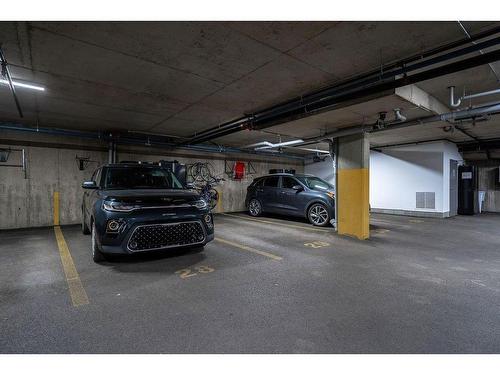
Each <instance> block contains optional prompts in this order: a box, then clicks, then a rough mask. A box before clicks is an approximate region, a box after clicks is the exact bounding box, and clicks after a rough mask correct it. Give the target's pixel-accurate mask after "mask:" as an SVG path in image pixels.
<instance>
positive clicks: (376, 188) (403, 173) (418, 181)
mask: <svg viewBox="0 0 500 375" xmlns="http://www.w3.org/2000/svg"><path fill="white" fill-rule="evenodd" d="M450 159H455V160H459V164H460V162H461V161H462V158H461V156H460V154H459V153H458V150H457V147H456V146H455V145H454V144H453V143H450V142H446V141H439V142H432V143H425V144H418V145H410V146H402V147H392V148H385V149H383V153H381V152H377V151H371V152H370V205H371V207H372V209H377V208H378V209H385V210H404V211H414V212H430V213H441V214H444V213H447V212H448V211H449V201H450V195H449V188H450V186H449V164H450ZM416 192H435V194H436V203H435V209H434V210H432V209H418V208H416V199H415V195H416Z"/></svg>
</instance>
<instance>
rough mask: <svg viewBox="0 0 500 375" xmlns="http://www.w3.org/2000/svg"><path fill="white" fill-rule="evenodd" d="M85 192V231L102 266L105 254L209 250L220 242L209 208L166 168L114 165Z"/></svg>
mask: <svg viewBox="0 0 500 375" xmlns="http://www.w3.org/2000/svg"><path fill="white" fill-rule="evenodd" d="M82 187H83V188H84V189H85V192H84V195H83V202H82V231H83V233H84V234H90V233H92V255H93V259H94V261H96V262H99V261H102V260H104V254H132V253H137V252H144V251H150V250H161V249H167V248H174V247H183V246H199V247H203V246H204V245H205V244H206V243H207V242H209V241H211V240H213V238H214V224H213V218H212V214H211V213H210V209H209V207H208V205H207V203H206V202H205V201H204V200H203V199H201V198H200V196H199V195H198V193H196V192H194V191H192V190H189V189H187V186H185V185H184V184H182V183H181V182H180V181H179V179H178V178H177V177H176V176H175V174H174V173H173V172H171V171H170V170H168V169H166V168H163V167H162V166H160V165H153V164H137V163H130V164H108V165H105V166H103V167H100V168H98V169H97V170H96V171H95V172H94V174H93V176H92V180H91V181H85V182H84V183H83V185H82Z"/></svg>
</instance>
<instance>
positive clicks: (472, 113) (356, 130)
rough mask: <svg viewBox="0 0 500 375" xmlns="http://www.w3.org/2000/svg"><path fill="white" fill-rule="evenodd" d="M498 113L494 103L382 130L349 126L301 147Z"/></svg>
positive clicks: (421, 118)
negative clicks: (366, 134)
mask: <svg viewBox="0 0 500 375" xmlns="http://www.w3.org/2000/svg"><path fill="white" fill-rule="evenodd" d="M499 113H500V103H496V104H493V105H488V106H482V107H476V108H471V109H464V110H462V111H455V112H448V113H443V114H440V115H432V116H425V117H420V118H417V119H413V120H407V121H404V122H400V123H393V124H392V125H390V126H387V127H384V128H378V127H376V125H355V126H350V127H347V128H344V129H339V130H336V131H332V132H328V133H326V134H324V135H322V136H320V137H311V138H306V139H304V143H303V144H302V145H301V146H304V145H306V144H314V143H318V142H322V141H328V142H329V141H330V140H331V139H332V138H333V139H334V138H339V137H344V136H347V135H354V134H360V133H364V132H365V133H376V132H381V131H386V130H394V129H402V128H406V127H410V126H415V125H423V124H428V123H433V122H439V121H455V120H461V119H467V118H471V117H477V116H482V115H492V114H499Z"/></svg>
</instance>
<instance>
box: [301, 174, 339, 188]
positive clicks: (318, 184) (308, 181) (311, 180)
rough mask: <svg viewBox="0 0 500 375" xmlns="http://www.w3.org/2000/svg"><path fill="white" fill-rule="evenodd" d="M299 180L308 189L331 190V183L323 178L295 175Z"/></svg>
mask: <svg viewBox="0 0 500 375" xmlns="http://www.w3.org/2000/svg"><path fill="white" fill-rule="evenodd" d="M295 178H296V179H298V180H299V181H300V182H302V183H303V184H304V185H306V186H307V187H308V188H309V189H313V190H319V191H327V190H328V191H330V190H333V189H334V187H333V185H330V184H329V183H328V182H326V181H325V180H322V179H321V178H319V177H314V176H295Z"/></svg>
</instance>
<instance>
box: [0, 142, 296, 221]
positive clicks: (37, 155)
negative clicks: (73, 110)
mask: <svg viewBox="0 0 500 375" xmlns="http://www.w3.org/2000/svg"><path fill="white" fill-rule="evenodd" d="M4 134H5V133H3V134H2V133H0V148H9V147H11V148H18V149H20V148H24V149H25V151H26V158H27V165H28V168H27V178H26V179H25V178H24V174H23V172H22V170H21V168H13V167H0V229H14V228H27V227H40V226H50V225H53V195H54V192H56V191H57V192H59V196H60V224H61V225H66V224H78V223H80V217H81V212H80V207H81V197H82V192H83V190H82V188H81V183H82V181H84V180H86V179H89V178H90V176H91V175H92V173H93V171H94V169H95V168H97V166H98V165H102V164H104V163H106V162H107V158H108V154H107V151H106V145H105V144H103V143H101V144H99V142H87V141H81V140H74V139H68V138H62V137H61V138H54V137H48V136H40V137H38V136H35V137H34V136H26V135H19V134H9V136H8V137H6V136H3V135H4ZM18 154H19V155H18ZM76 155H78V156H79V157H89V158H90V159H91V160H92V161H95V162H94V163H91V164H90V165H89V167H88V168H87V169H86V170H84V171H80V170H79V169H78V164H77V160H76V159H75V157H76ZM224 158H226V160H228V163H230V164H231V163H232V162H234V161H235V160H242V161H248V160H250V159H251V163H252V165H253V166H254V168H255V170H256V174H255V175H252V176H247V177H246V178H245V179H244V180H242V181H233V180H230V179H228V177H227V176H224V178H226V179H227V181H226V182H224V183H223V184H222V185H221V186H220V187H218V188H217V189H218V190H219V192H220V193H221V198H222V199H221V202H222V205H221V206H220V207H217V208H216V210H215V212H230V211H233V212H234V211H241V210H244V209H245V207H244V199H245V194H246V189H247V186H248V185H249V184H250V183H251V182H252V180H253V178H255V177H257V176H260V175H263V174H266V173H267V172H268V170H269V169H270V168H277V167H285V168H295V169H296V170H297V171H299V172H302V171H303V165H302V163H301V161H296V160H290V159H283V158H271V157H269V158H265V157H260V156H255V157H254V156H253V155H241V156H240V155H239V154H238V155H235V154H227V155H225V154H207V153H186V152H179V151H177V150H175V151H173V150H170V151H169V150H165V151H163V150H161V149H152V148H145V147H142V148H141V147H128V146H127V147H125V146H119V147H118V160H144V161H158V160H161V159H164V160H174V159H176V160H179V161H180V162H182V163H193V162H196V161H209V162H211V163H212V165H213V166H214V168H215V170H216V173H217V174H223V172H224ZM19 163H20V153H16V152H13V153H12V154H11V157H10V158H9V161H8V164H19Z"/></svg>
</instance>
